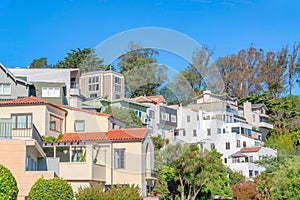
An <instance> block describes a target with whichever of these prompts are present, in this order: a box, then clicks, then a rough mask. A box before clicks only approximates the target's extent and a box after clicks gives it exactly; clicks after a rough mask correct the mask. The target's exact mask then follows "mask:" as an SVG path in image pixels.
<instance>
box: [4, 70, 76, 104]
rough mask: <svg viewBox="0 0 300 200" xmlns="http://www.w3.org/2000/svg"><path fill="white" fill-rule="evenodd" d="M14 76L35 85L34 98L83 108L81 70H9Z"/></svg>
mask: <svg viewBox="0 0 300 200" xmlns="http://www.w3.org/2000/svg"><path fill="white" fill-rule="evenodd" d="M9 71H11V72H12V74H13V75H14V76H15V77H17V78H19V79H23V80H26V81H28V82H30V83H32V85H33V90H34V93H32V92H31V93H30V94H31V95H33V96H36V97H38V98H41V99H44V100H47V101H49V102H52V103H57V104H63V105H69V106H72V107H81V103H82V96H81V95H80V92H79V76H80V71H79V69H55V68H46V69H28V68H9Z"/></svg>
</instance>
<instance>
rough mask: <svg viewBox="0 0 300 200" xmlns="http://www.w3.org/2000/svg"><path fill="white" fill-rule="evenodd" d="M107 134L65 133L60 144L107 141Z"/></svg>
mask: <svg viewBox="0 0 300 200" xmlns="http://www.w3.org/2000/svg"><path fill="white" fill-rule="evenodd" d="M105 139H106V137H105V133H101V132H93V133H65V134H64V135H63V136H62V138H60V139H59V141H60V142H77V141H92V140H105Z"/></svg>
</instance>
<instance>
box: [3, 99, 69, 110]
mask: <svg viewBox="0 0 300 200" xmlns="http://www.w3.org/2000/svg"><path fill="white" fill-rule="evenodd" d="M14 105H51V106H54V107H56V108H59V109H61V110H63V111H65V112H67V111H66V110H64V109H62V108H61V107H60V106H59V105H57V104H54V103H51V102H48V101H45V100H43V99H39V98H37V97H34V96H30V97H25V98H20V99H14V100H10V101H3V102H0V106H14Z"/></svg>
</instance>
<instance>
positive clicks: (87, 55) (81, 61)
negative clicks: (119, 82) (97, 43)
mask: <svg viewBox="0 0 300 200" xmlns="http://www.w3.org/2000/svg"><path fill="white" fill-rule="evenodd" d="M102 62H103V60H102V59H100V58H98V56H97V54H96V53H95V50H93V49H91V48H84V49H80V48H77V49H72V50H71V52H69V53H67V56H66V57H65V58H64V59H63V60H61V61H59V62H58V63H57V64H56V65H55V66H54V67H55V68H79V69H80V71H81V73H85V72H89V71H97V70H105V69H107V66H105V65H103V64H102Z"/></svg>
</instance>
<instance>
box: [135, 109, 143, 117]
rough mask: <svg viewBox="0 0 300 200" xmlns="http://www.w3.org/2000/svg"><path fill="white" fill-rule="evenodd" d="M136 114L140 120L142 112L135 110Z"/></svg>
mask: <svg viewBox="0 0 300 200" xmlns="http://www.w3.org/2000/svg"><path fill="white" fill-rule="evenodd" d="M134 113H135V115H136V116H137V117H138V118H140V119H141V118H142V111H140V110H134Z"/></svg>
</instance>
